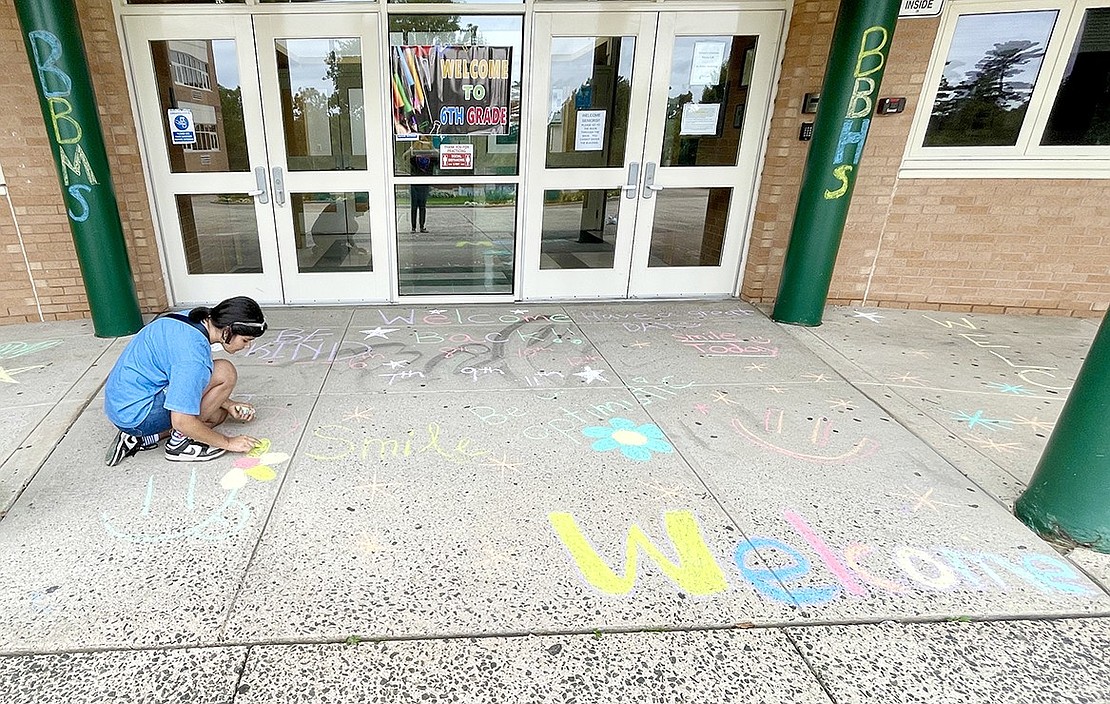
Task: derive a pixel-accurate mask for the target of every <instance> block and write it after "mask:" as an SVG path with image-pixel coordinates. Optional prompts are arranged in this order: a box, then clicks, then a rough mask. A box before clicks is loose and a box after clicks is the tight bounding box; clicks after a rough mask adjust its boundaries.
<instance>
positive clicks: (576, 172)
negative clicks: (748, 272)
mask: <svg viewBox="0 0 1110 704" xmlns="http://www.w3.org/2000/svg"><path fill="white" fill-rule="evenodd" d="M648 18H650V19H648ZM656 18H657V20H656ZM785 18H786V12H784V11H783V10H728V11H721V10H719V9H718V10H716V11H713V12H697V11H689V12H685V11H684V12H681V13H680V12H675V11H671V10H670V8H668V11H658V10H642V11H633V10H628V11H625V10H618V9H614V10H610V11H600V12H574V13H570V12H561V13H547V12H537V13H535V21H534V27H535V31H534V35H533V36H534V39H533V43H534V47H535V48H534V54H535V55H537V56H543V55H550V51H551V37H552V34H554V35H555V36H583V37H586V36H636V38H637V46H636V50H635V63H634V68H633V73H632V81H633V90H632V94H631V103H630V106H629V115H630V116H635V115H646V116H647V117H646V121H645V120H641V121H640V122H639V124H634V123H635V122H636V121H635V120H630V123H629V125H628V137H627V142H626V154H625V161H624V165H623V168H590V169H569V168H563V169H547V168H546V164H545V163H544V162H545V158H546V153H547V149H546V138H547V134H546V132H547V130H546V127H547V124H548V107H549V96H548V95H547V92H548V90H549V88H550V86H551V67H550V65H549V64H546V63H544V64H542V65H541V62H536V64H535V65H534V67H533V72H532V76H531V78H532V86H531V88H530V91H529V96H530V98H531V100H530V102H531V105H530V114H531V118H530V119H529V122H528V124H529V125H530V126H531V129H532V133H531V134H530V135H529V138H528V145H529V149H528V158H529V163H528V165H527V168H526V171H525V173H524V180H525V183H527V188H526V192H525V199H526V201H525V204H524V207H525V216H526V222H527V226H526V229H525V233H526V237H525V238H524V239H523V241H522V242H521V248H522V250H523V258H522V278H523V290H522V291H521V294H522V298H524V299H526V300H532V299H545V298H546V299H574V298H621V297H626V296H627V297H679V296H706V295H733V294H734V293H735V292H736V290H737V287H738V281H739V278H740V276H741V266H742V264H743V255H744V250H745V246H746V243H747V240H748V236H749V232H750V228H751V221H752V213H753V210H754V200H755V195H756V187H757V184H758V179H759V173H760V167H761V165H762V160H763V155H764V152H765V142H766V131H767V125H768V120H769V115H770V109H771V101H772V98H773V92H774V81H775V78H776V75H777V73H776V71H777V66H778V65H779V62H780V60H781V38H782V33H783V30H784V27H785V24H784V23H785ZM724 34H728V35H741V36H757V37H758V39H757V46H756V52H755V63H754V65H753V67H752V74H751V81H750V83H749V86H748V99H747V103H746V109H745V113H744V115H743V131H742V135H743V138H742V140H741V144H740V149H739V153H738V155H737V159H736V163H735V165H733V166H699V167H689V166H681V167H657V168H656V170H655V179H654V184H655V185H656V186H657V187H659V188H662V189H665V188H682V187H687V188H708V187H714V186H716V187H728V188H730V189H731V191H732V197H731V200H730V204H729V209H728V221H727V222H728V229H727V232H726V237H725V244H724V249H723V251H722V253H721V260H720V261H721V264H720V265H719V266H696V267H651V268H649V267H648V266H647V264H648V254H649V250H650V243H651V224H652V221H653V216H654V210H655V203H656V202H657V198H656V197H649V196H648V192H647V191H645V190H644V175H645V172H646V170H647V168H648V164H649V163H653V164H656V165H658V164H659V163H660V160H659V157H660V153H661V148H662V142H663V130H664V126H665V122H666V114H665V108H666V103H667V95H668V88H669V85H668V84H669V79H670V75H669V74H670V70H671V58H672V50H673V40H674V38H675V37H676V36H706V35H712V36H717V35H724ZM545 52H546V54H545ZM645 66H646V67H648V69H649V70H650V75H649V76H646V77H645V75H644V67H645ZM645 81H648V83H647V84H645ZM637 88H639V90H637ZM649 95H650V99H649V98H648V97H647V96H649ZM726 119H729V118H728V116H726ZM636 139H638V140H639V141H638V142H636V141H634V140H636ZM633 164H635V165H636V167H638V175H637V178H635V179H633V180H634V183H629V178H630V177H631V176H632V174H633V171H635V170H637V168H632V169H630V166H632V165H633ZM558 188H564V189H602V188H605V189H616V188H622V189H624V190H623V193H622V197H621V199H620V203H621V213H620V217H619V218H618V224H617V228H618V229H617V240H616V251H615V253H614V257H615V260H614V266H613V267H612V268H609V269H548V270H544V269H540V268H539V267H540V262H541V246H542V241H541V236H540V235H541V231H542V224H543V210H544V191H545V190H547V189H558ZM633 195H634V198H629V197H628V196H633ZM629 206H631V207H629ZM629 246H631V248H632V249H631V255H630V256H629V249H628V248H629Z"/></svg>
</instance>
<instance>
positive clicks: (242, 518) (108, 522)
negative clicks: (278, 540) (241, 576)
mask: <svg viewBox="0 0 1110 704" xmlns="http://www.w3.org/2000/svg"><path fill="white" fill-rule="evenodd" d="M154 479H155V478H154V476H153V475H151V476H150V478H149V479H148V480H147V485H146V493H145V495H144V497H143V502H142V506H141V507H140V509H139V521H140V522H146V521H148V520H150V521H157V522H159V523H161V524H163V525H164V524H166V523H178V522H180V521H181V519H182V513H181V512H180V511H181V509H182V508H183V509H184V518H185V520H187V521H191V522H190V523H189V525H187V526H186V527H185V528H181V529H179V530H170V531H162V530H153V531H150V532H146V531H143V530H132V529H130V528H128V527H120V526H119V525H117V519H116V518H115V517H113V516H112V515H111V514H110V513H109V512H107V511H105V512H103V513H101V514H100V523H101V525H103V526H104V529H105V530H106V531H108V533H109V535H111V536H113V537H115V538H119V539H120V540H126V541H128V542H131V543H166V542H174V541H180V540H186V539H188V538H197V539H198V540H205V541H211V542H219V541H223V540H227V539H229V538H232V537H234V536H236V535H238V534H239V532H240V531H242V530H243V528H244V527H246V525H247V522H248V521H249V520H250V515H251V510H250V507H249V506H247V505H246V504H245V503H243V502H242V501H240V500H239V489H231V490H229V491H228V492H227V493H226V494H225V496H224V498H223V501H222V502H221V503H220V504H219V505H218V506H216V507H215V508H213V509H212V510H211V511H208V512H207V513H206V514H202V517H201V518H199V519H193V518H192V516H193V515H194V514H196V512H197V508H198V507H197V500H196V485H197V470H196V468H192V469H191V471H190V475H189V483H188V486H187V487H186V490H185V496H184V497H183V500H181V501H174V502H173V506H174V507H175V508H176V509H177V511H178V512H177V513H173V514H170V512H168V511H167V512H163V511H158V512H155V514H154V515H153V517H152V507H153V505H154V498H155V496H156V494H155V481H154Z"/></svg>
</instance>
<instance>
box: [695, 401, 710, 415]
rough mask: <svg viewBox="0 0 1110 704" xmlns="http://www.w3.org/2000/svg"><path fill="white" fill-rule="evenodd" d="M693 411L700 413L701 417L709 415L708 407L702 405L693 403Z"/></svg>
mask: <svg viewBox="0 0 1110 704" xmlns="http://www.w3.org/2000/svg"><path fill="white" fill-rule="evenodd" d="M694 410H695V411H697V412H698V413H701V414H702V415H703V416H707V415H709V406H707V405H705V404H704V403H695V404H694Z"/></svg>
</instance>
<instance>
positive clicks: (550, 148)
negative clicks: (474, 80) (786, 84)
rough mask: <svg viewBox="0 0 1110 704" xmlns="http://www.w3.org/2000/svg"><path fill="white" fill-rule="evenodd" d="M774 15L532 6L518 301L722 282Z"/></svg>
mask: <svg viewBox="0 0 1110 704" xmlns="http://www.w3.org/2000/svg"><path fill="white" fill-rule="evenodd" d="M782 22H783V15H782V13H781V12H720V11H715V12H712V13H696V12H686V13H676V12H637V13H560V14H537V16H536V34H535V36H536V40H535V45H536V48H535V55H536V56H550V63H549V64H548V63H546V62H539V61H537V62H536V63H535V68H534V73H533V87H532V106H533V108H532V109H533V114H534V115H535V116H536V118H535V119H534V120H533V121H532V124H534V125H537V127H536V128H535V129H534V131H533V133H532V135H531V145H530V146H531V150H530V153H531V154H532V155H534V156H533V157H532V164H531V166H530V168H529V171H528V177H529V189H528V191H529V196H528V203H527V208H528V210H527V214H528V222H529V223H533V224H538V227H535V226H534V225H533V226H531V227H530V228H529V231H530V232H532V233H534V236H533V237H531V239H530V240H529V241H528V242H526V244H525V247H526V251H525V275H524V277H523V278H524V295H525V297H527V298H546V297H556V298H568V297H588V298H604V297H624V296H633V297H650V296H682V295H712V294H722V295H728V294H732V293H733V292H734V291H735V289H736V287H737V276H738V273H739V270H740V259H741V254H742V248H743V244H744V238H745V234H746V231H747V228H748V223H749V222H750V215H751V203H752V198H753V194H754V186H755V179H756V176H757V174H758V166H759V155H760V148H761V146H762V142H763V132H764V126H765V124H766V118H767V112H768V110H769V108H770V97H771V77H772V74H773V70H774V62H775V59H776V53H777V47H778V40H779V37H780V34H781V32H782Z"/></svg>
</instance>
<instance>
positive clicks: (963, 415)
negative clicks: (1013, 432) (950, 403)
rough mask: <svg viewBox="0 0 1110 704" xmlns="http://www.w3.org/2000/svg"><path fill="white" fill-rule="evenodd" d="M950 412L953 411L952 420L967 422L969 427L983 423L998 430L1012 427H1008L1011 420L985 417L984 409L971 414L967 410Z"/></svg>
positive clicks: (988, 427) (986, 426) (985, 426)
mask: <svg viewBox="0 0 1110 704" xmlns="http://www.w3.org/2000/svg"><path fill="white" fill-rule="evenodd" d="M949 413H952V420H954V421H956V422H957V423H967V427H968V428H969V429H971V428H974V427H975V426H977V425H981V426H983V427H984V428H987V429H989V430H998V429H999V428H1003V429H1005V430H1010V428H1009V427H1008V426H1009V425H1010V421H1008V420H997V419H994V418H984V417H983V411H975V412H974V413H971V414H968V413H967V412H966V411H955V412H952V411H949Z"/></svg>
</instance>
